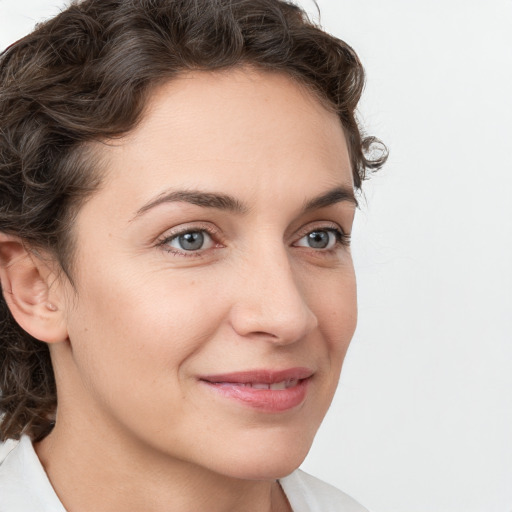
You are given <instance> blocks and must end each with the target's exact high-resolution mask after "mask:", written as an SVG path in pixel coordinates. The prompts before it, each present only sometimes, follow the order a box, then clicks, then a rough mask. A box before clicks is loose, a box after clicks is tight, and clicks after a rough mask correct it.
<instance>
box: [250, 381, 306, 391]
mask: <svg viewBox="0 0 512 512" xmlns="http://www.w3.org/2000/svg"><path fill="white" fill-rule="evenodd" d="M298 383H299V381H298V380H297V379H290V380H283V381H281V382H274V383H273V384H265V383H263V382H253V383H252V384H251V383H247V384H246V386H248V387H252V388H253V389H272V390H274V391H280V390H283V389H288V388H292V387H294V386H296V385H297V384H298Z"/></svg>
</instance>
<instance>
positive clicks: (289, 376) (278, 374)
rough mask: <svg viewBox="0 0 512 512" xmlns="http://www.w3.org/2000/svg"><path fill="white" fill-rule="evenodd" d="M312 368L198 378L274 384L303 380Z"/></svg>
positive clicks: (308, 375) (212, 381) (254, 371)
mask: <svg viewBox="0 0 512 512" xmlns="http://www.w3.org/2000/svg"><path fill="white" fill-rule="evenodd" d="M313 373H314V372H313V370H311V369H310V368H305V367H297V368H287V369H284V370H267V369H258V370H246V371H241V372H232V373H221V374H215V375H204V376H201V377H200V380H204V381H207V382H211V383H212V384H215V383H221V382H226V383H234V384H243V383H261V384H275V383H276V382H283V381H286V380H303V379H307V378H309V377H311V376H312V375H313Z"/></svg>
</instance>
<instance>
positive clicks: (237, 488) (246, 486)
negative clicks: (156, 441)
mask: <svg viewBox="0 0 512 512" xmlns="http://www.w3.org/2000/svg"><path fill="white" fill-rule="evenodd" d="M89 421H90V418H89ZM74 423H75V425H70V424H66V423H64V422H62V421H60V420H59V418H57V423H56V426H55V428H54V430H53V431H52V432H51V433H50V435H49V436H48V437H46V438H45V439H44V440H43V441H41V442H40V443H38V444H37V445H36V447H35V448H36V452H37V454H38V456H39V459H40V460H41V462H42V464H43V466H44V468H45V470H46V472H47V474H48V477H49V479H50V481H51V483H52V485H53V487H54V489H55V491H56V493H57V495H58V496H59V499H60V500H61V501H62V503H63V505H64V507H65V508H66V510H68V511H69V512H83V511H86V510H97V511H101V512H118V511H119V510H123V512H132V511H133V512H136V511H137V512H138V511H140V510H145V511H147V512H163V511H166V512H167V511H168V510H173V512H193V511H194V512H196V511H197V510H208V511H209V512H234V511H240V510H244V511H245V512H282V511H287V512H288V511H290V510H291V509H290V507H289V505H288V503H287V500H286V497H285V495H284V493H283V491H282V489H281V488H280V486H279V484H278V482H276V481H273V480H272V481H253V480H244V479H238V478H232V477H228V476H225V475H220V474H218V473H215V472H214V471H210V470H208V469H207V468H204V467H198V466H196V465H195V464H192V463H190V462H186V461H182V460H176V459H174V458H172V457H167V456H165V455H162V454H161V453H159V452H157V451H156V450H154V449H151V448H148V446H147V445H145V446H140V444H138V443H137V442H133V440H132V441H131V442H130V439H129V436H126V435H120V434H119V432H115V431H110V432H109V431H108V430H107V431H106V432H105V431H104V432H101V433H98V432H97V430H96V431H94V430H90V429H88V428H87V421H85V422H82V423H80V426H79V427H77V426H76V422H74ZM92 433H94V434H93V435H92Z"/></svg>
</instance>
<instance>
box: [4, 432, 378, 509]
mask: <svg viewBox="0 0 512 512" xmlns="http://www.w3.org/2000/svg"><path fill="white" fill-rule="evenodd" d="M279 482H280V484H281V487H282V488H283V490H284V492H285V494H286V497H287V498H288V501H289V502H290V505H291V507H292V509H293V512H368V511H367V510H366V509H365V508H363V507H362V506H361V505H359V504H358V503H357V502H355V501H354V500H353V499H352V498H350V496H347V495H346V494H345V493H343V492H341V491H339V490H338V489H336V488H334V487H333V486H331V485H329V484H327V483H325V482H322V481H321V480H318V479H317V478H315V477H313V476H311V475H308V474H307V473H304V472H303V471H300V470H297V471H294V472H293V473H292V474H291V475H289V476H287V477H286V478H283V479H281V480H280V481H279ZM0 512H66V510H65V508H64V506H63V505H62V503H61V502H60V500H59V498H58V497H57V495H56V494H55V491H54V490H53V487H52V485H51V483H50V481H49V480H48V477H47V475H46V473H45V471H44V469H43V466H42V465H41V462H40V461H39V459H38V457H37V455H36V452H35V450H34V448H33V446H32V442H31V441H30V438H29V437H27V436H23V437H22V438H21V440H20V441H14V440H8V441H7V442H6V443H4V444H2V445H0Z"/></svg>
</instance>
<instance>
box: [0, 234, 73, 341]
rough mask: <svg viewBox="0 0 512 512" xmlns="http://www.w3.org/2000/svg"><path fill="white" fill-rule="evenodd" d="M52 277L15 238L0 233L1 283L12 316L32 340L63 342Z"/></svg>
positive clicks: (64, 335)
mask: <svg viewBox="0 0 512 512" xmlns="http://www.w3.org/2000/svg"><path fill="white" fill-rule="evenodd" d="M54 281H55V276H54V275H53V273H52V272H51V270H50V269H49V267H48V265H47V264H45V263H44V262H43V261H41V260H40V259H39V258H37V257H36V256H35V255H34V254H32V253H31V252H30V251H29V250H28V249H27V247H26V245H25V244H24V243H23V240H21V239H20V238H18V237H15V236H11V235H6V234H4V233H0V283H1V285H2V293H3V296H4V298H5V301H6V302H7V305H8V306H9V309H10V311H11V314H12V315H13V317H14V319H15V320H16V322H18V324H19V325H20V326H21V327H22V328H23V329H24V330H25V331H27V332H28V333H29V334H30V335H31V336H33V337H34V338H36V339H38V340H41V341H45V342H47V343H56V342H60V341H64V340H65V339H66V338H67V330H66V326H65V322H64V315H63V311H62V304H63V303H62V302H61V298H60V297H59V291H58V286H57V283H55V285H54V286H53V283H54Z"/></svg>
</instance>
